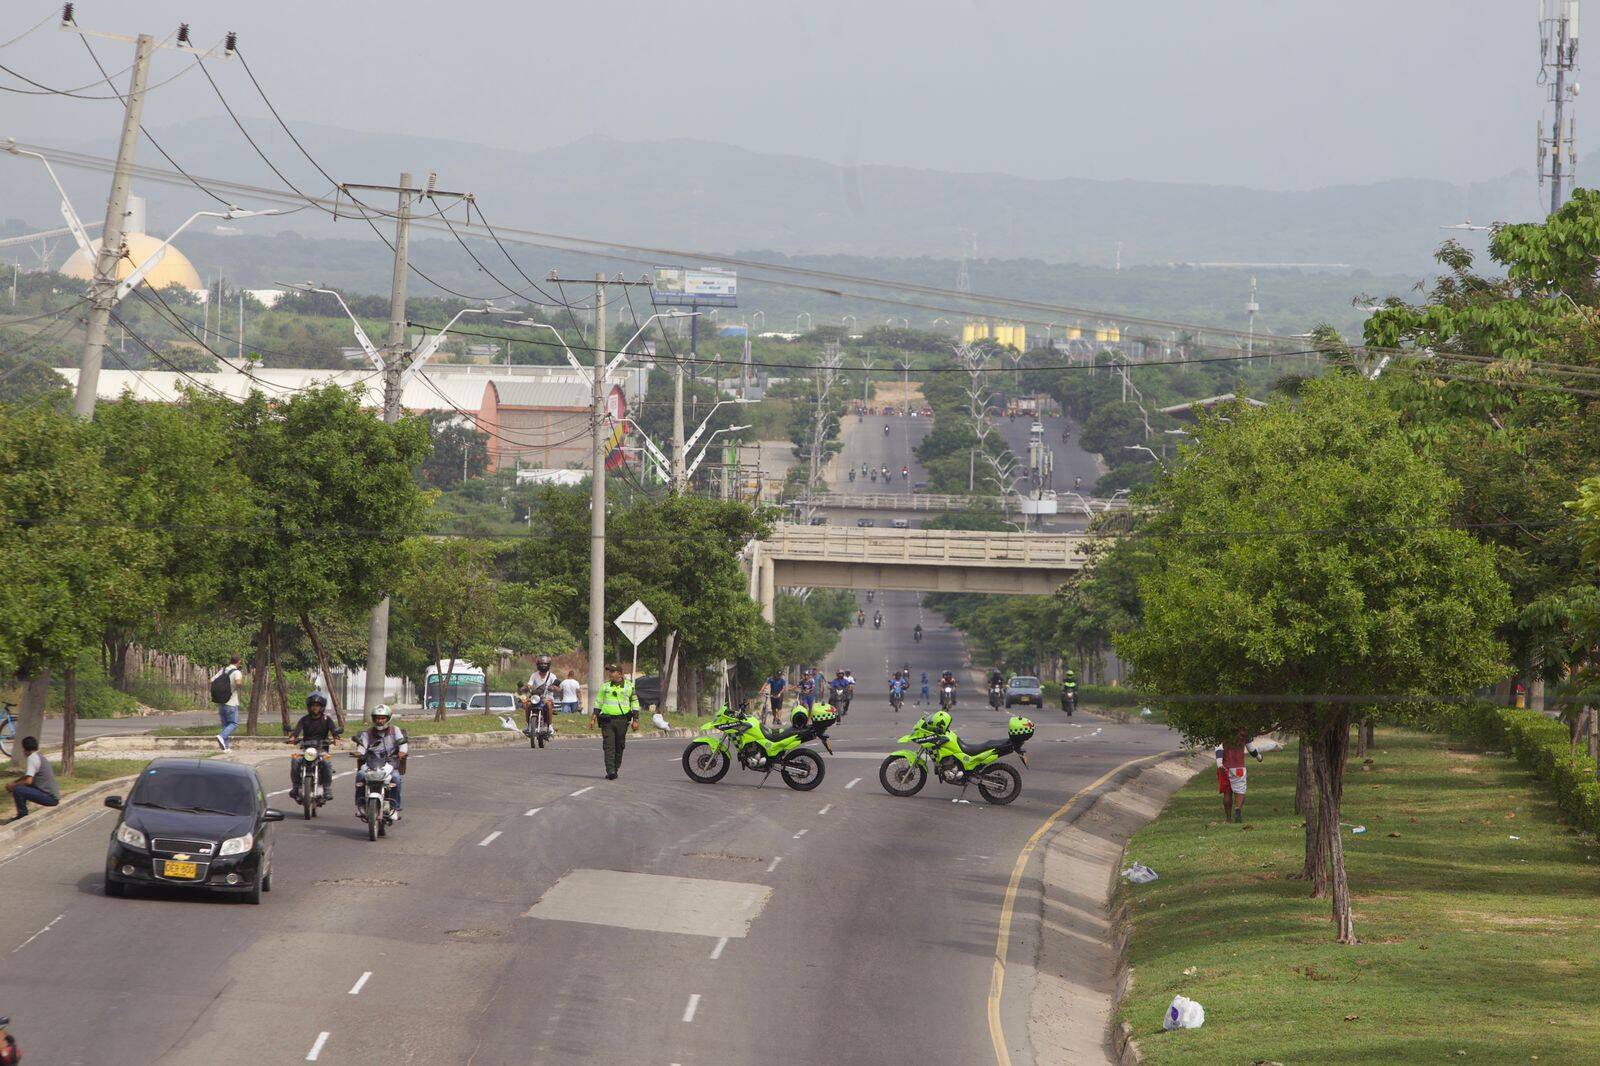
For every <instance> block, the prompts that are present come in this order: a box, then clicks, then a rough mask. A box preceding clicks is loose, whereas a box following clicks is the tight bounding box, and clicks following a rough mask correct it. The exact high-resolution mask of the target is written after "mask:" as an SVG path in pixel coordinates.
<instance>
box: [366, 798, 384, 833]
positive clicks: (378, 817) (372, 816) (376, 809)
mask: <svg viewBox="0 0 1600 1066" xmlns="http://www.w3.org/2000/svg"><path fill="white" fill-rule="evenodd" d="M382 820H383V800H381V799H379V798H378V797H377V796H368V797H367V839H368V840H377V839H378V823H379V822H381V821H382Z"/></svg>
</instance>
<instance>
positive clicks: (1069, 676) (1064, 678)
mask: <svg viewBox="0 0 1600 1066" xmlns="http://www.w3.org/2000/svg"><path fill="white" fill-rule="evenodd" d="M1061 709H1062V710H1063V711H1065V712H1066V713H1067V714H1068V715H1071V714H1072V712H1073V711H1075V710H1077V709H1078V675H1077V673H1076V672H1074V671H1073V669H1072V667H1070V666H1069V667H1067V668H1065V669H1064V670H1063V671H1062V673H1061Z"/></svg>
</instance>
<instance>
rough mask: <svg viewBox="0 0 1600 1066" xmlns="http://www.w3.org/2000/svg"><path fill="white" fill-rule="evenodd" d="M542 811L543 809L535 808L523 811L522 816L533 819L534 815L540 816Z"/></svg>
mask: <svg viewBox="0 0 1600 1066" xmlns="http://www.w3.org/2000/svg"><path fill="white" fill-rule="evenodd" d="M542 810H544V808H543V807H534V808H532V809H530V810H526V811H523V812H522V816H523V817H524V818H532V817H533V816H534V815H536V814H538V813H539V812H540V811H542Z"/></svg>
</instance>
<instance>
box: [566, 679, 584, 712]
mask: <svg viewBox="0 0 1600 1066" xmlns="http://www.w3.org/2000/svg"><path fill="white" fill-rule="evenodd" d="M581 687H582V686H580V685H579V684H578V675H577V674H576V673H574V672H573V671H571V670H568V671H567V679H566V680H565V681H563V682H561V713H562V714H577V713H578V711H579V706H578V695H579V690H580V689H581Z"/></svg>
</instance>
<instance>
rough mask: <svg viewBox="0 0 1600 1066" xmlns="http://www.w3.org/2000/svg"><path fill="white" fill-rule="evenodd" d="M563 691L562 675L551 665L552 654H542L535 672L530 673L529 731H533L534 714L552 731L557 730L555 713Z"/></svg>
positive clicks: (527, 715)
mask: <svg viewBox="0 0 1600 1066" xmlns="http://www.w3.org/2000/svg"><path fill="white" fill-rule="evenodd" d="M560 692H561V676H560V675H559V674H557V673H556V671H555V669H554V668H553V667H552V666H551V665H550V656H548V655H541V656H539V658H538V659H537V660H535V665H534V668H533V673H532V674H530V675H528V703H527V704H526V706H525V719H526V720H525V723H524V724H525V725H526V726H527V732H528V733H530V734H531V733H532V732H533V715H534V712H535V711H537V712H538V714H539V720H540V722H542V723H543V724H544V726H545V727H546V728H548V729H549V730H550V731H551V732H554V731H555V725H554V717H553V716H554V713H555V705H556V697H557V696H558V695H559V694H560Z"/></svg>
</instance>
